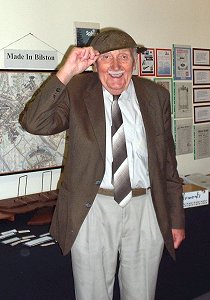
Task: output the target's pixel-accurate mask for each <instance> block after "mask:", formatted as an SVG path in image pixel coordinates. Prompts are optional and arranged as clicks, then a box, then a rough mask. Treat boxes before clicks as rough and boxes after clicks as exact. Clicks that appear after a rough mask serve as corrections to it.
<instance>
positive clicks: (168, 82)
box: [154, 78, 173, 113]
mask: <svg viewBox="0 0 210 300" xmlns="http://www.w3.org/2000/svg"><path fill="white" fill-rule="evenodd" d="M154 81H155V82H156V83H157V84H159V85H162V86H163V87H164V88H165V89H167V90H168V91H169V94H170V103H171V113H172V112H173V106H172V104H173V103H172V99H173V86H172V78H155V79H154Z"/></svg>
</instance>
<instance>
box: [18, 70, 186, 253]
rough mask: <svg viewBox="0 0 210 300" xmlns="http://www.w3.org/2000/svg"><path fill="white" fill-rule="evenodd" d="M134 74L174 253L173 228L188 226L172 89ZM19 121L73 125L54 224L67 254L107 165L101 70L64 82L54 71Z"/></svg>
mask: <svg viewBox="0 0 210 300" xmlns="http://www.w3.org/2000/svg"><path fill="white" fill-rule="evenodd" d="M132 79H133V83H134V86H135V90H136V95H137V98H138V101H139V106H140V110H141V113H142V117H143V121H144V125H145V130H146V136H147V146H148V155H149V176H150V182H151V193H152V199H153V204H154V208H155V211H156V215H157V219H158V223H159V226H160V230H161V232H162V235H163V238H164V241H165V245H166V248H167V249H168V251H169V252H170V254H171V255H172V257H173V258H175V251H174V247H173V239H172V233H171V229H172V228H184V210H183V202H182V185H181V183H180V180H179V176H178V173H177V170H176V158H175V151H174V143H173V138H172V134H171V111H170V101H169V94H168V92H167V91H166V90H165V89H164V88H163V87H161V86H160V85H157V84H155V83H153V82H152V81H150V80H147V79H143V78H139V77H137V76H133V78H132ZM20 122H21V125H22V126H23V127H24V128H25V129H26V130H27V131H28V132H30V133H32V134H38V135H50V134H55V133H58V132H61V131H63V130H67V129H69V133H70V138H69V141H68V143H69V144H68V154H67V159H66V163H65V167H64V173H63V182H62V185H61V187H60V190H59V197H58V200H57V205H56V208H55V212H54V216H53V220H52V224H51V229H50V232H51V234H52V235H53V237H54V238H55V239H56V240H57V241H58V243H59V245H60V247H61V249H62V252H63V254H64V255H65V254H67V253H68V252H69V251H70V249H71V246H72V244H73V242H74V240H75V238H76V236H77V233H78V231H79V229H80V226H81V224H82V222H83V220H84V218H85V217H86V215H87V213H88V211H89V209H90V207H91V205H92V203H93V201H94V199H95V196H96V194H97V190H98V188H99V186H100V183H101V180H102V178H103V174H104V169H105V141H106V139H105V134H106V132H105V114H104V102H103V93H102V86H101V83H100V81H99V78H98V74H97V73H86V74H81V75H77V76H75V77H74V78H73V79H72V80H71V81H70V83H69V84H68V85H67V86H66V87H65V86H64V85H63V84H62V83H61V82H60V81H59V80H58V78H57V77H56V76H53V77H52V78H51V79H50V80H49V81H48V82H47V83H46V84H45V85H44V87H42V88H41V89H40V92H39V93H38V94H37V95H36V96H35V97H34V99H33V101H31V102H30V103H29V105H27V106H26V108H25V110H24V111H23V113H22V116H21V119H20Z"/></svg>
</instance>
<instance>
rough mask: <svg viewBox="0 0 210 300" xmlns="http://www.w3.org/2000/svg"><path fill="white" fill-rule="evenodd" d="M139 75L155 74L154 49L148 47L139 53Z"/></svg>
mask: <svg viewBox="0 0 210 300" xmlns="http://www.w3.org/2000/svg"><path fill="white" fill-rule="evenodd" d="M139 71H140V76H155V49H153V48H148V49H147V50H146V51H145V52H143V53H140V54H139Z"/></svg>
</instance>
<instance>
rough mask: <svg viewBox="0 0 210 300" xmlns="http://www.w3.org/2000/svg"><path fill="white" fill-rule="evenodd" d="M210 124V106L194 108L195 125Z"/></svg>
mask: <svg viewBox="0 0 210 300" xmlns="http://www.w3.org/2000/svg"><path fill="white" fill-rule="evenodd" d="M205 122H210V105H202V106H194V123H195V124H197V123H205Z"/></svg>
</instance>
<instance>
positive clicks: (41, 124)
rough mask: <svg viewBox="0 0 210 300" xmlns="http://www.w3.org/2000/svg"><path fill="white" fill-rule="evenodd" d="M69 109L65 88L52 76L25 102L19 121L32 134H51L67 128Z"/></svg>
mask: <svg viewBox="0 0 210 300" xmlns="http://www.w3.org/2000/svg"><path fill="white" fill-rule="evenodd" d="M69 110H70V104H69V98H68V93H67V89H66V87H65V85H63V83H62V82H61V81H60V80H59V79H58V78H57V77H56V76H52V77H51V78H50V79H49V80H48V81H47V82H46V83H45V84H44V86H42V87H41V88H40V89H39V90H38V91H37V92H36V93H35V94H34V96H33V97H32V99H31V100H30V101H29V102H28V103H27V105H26V107H25V108H24V110H23V112H22V113H21V115H20V118H19V121H20V124H21V126H22V127H23V128H24V129H25V130H26V131H28V132H30V133H32V134H36V135H52V134H56V133H59V132H62V131H64V130H66V129H68V126H69Z"/></svg>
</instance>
